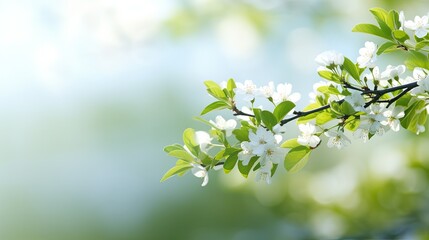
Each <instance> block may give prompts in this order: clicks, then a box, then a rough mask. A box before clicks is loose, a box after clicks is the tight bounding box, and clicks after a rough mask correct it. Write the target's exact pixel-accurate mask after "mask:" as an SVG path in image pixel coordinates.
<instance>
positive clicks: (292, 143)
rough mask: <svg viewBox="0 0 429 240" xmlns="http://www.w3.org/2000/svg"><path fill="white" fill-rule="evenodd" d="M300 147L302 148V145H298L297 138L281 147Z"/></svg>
mask: <svg viewBox="0 0 429 240" xmlns="http://www.w3.org/2000/svg"><path fill="white" fill-rule="evenodd" d="M298 146H301V144H299V143H298V139H297V138H292V139H289V140H287V141H285V142H284V143H282V145H281V147H282V148H296V147H298Z"/></svg>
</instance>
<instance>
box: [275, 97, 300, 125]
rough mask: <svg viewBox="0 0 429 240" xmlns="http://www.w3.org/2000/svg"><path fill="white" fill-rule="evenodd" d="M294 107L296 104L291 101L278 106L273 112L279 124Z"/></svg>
mask: <svg viewBox="0 0 429 240" xmlns="http://www.w3.org/2000/svg"><path fill="white" fill-rule="evenodd" d="M294 107H295V104H294V103H293V102H291V101H284V102H281V103H280V104H279V105H277V106H276V108H275V109H274V112H273V114H274V116H275V117H276V118H277V122H280V121H281V120H282V119H283V118H284V117H285V116H286V114H288V113H289V112H290V111H291V110H292V109H293V108H294Z"/></svg>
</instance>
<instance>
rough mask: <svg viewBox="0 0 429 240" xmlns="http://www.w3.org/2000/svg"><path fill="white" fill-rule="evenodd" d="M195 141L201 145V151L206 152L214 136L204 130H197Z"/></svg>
mask: <svg viewBox="0 0 429 240" xmlns="http://www.w3.org/2000/svg"><path fill="white" fill-rule="evenodd" d="M195 141H196V142H197V144H198V145H200V148H201V151H203V152H206V151H207V149H208V146H209V145H210V144H211V141H212V138H211V137H210V134H208V133H207V132H204V131H196V132H195Z"/></svg>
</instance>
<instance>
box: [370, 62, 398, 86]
mask: <svg viewBox="0 0 429 240" xmlns="http://www.w3.org/2000/svg"><path fill="white" fill-rule="evenodd" d="M374 69H375V68H374ZM404 72H405V66H404V65H399V66H396V67H395V66H392V65H388V66H387V67H386V70H384V72H382V73H381V77H380V79H378V80H379V81H380V86H382V87H387V86H388V85H389V82H388V80H390V79H397V80H399V76H400V75H402V74H403V73H404Z"/></svg>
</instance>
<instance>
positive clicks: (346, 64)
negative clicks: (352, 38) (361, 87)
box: [343, 57, 360, 82]
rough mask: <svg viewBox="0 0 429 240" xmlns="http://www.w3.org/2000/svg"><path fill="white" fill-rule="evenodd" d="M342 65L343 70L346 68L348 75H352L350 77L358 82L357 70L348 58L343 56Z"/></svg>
mask: <svg viewBox="0 0 429 240" xmlns="http://www.w3.org/2000/svg"><path fill="white" fill-rule="evenodd" d="M343 67H344V70H346V71H347V72H348V73H349V74H350V76H352V78H354V79H355V80H357V81H358V82H360V78H359V75H360V74H359V70H358V68H357V67H356V65H355V64H354V63H353V62H352V61H351V60H350V59H348V58H346V57H345V58H344V63H343Z"/></svg>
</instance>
